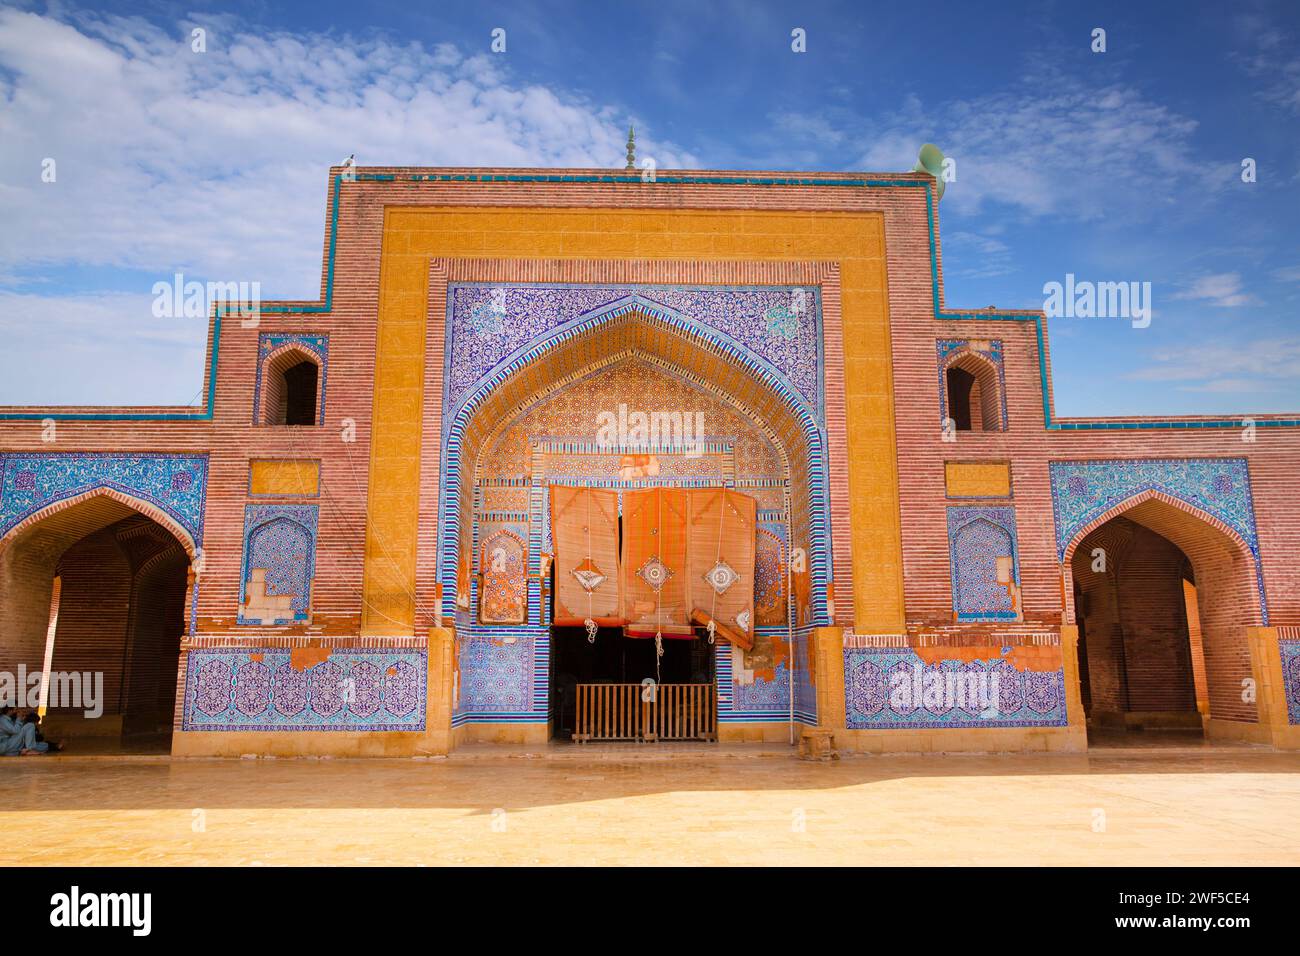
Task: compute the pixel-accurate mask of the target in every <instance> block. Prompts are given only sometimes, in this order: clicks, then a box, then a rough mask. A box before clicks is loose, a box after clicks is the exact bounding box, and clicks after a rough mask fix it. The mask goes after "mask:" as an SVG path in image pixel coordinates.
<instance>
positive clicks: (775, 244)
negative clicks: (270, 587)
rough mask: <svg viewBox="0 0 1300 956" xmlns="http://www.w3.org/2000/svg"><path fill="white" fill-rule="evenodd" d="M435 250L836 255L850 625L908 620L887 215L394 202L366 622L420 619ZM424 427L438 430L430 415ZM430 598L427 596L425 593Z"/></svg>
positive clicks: (381, 624) (546, 254)
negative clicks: (423, 447) (423, 448)
mask: <svg viewBox="0 0 1300 956" xmlns="http://www.w3.org/2000/svg"><path fill="white" fill-rule="evenodd" d="M435 257H437V258H537V259H696V260H703V261H725V260H737V259H755V260H765V261H807V260H809V259H824V260H828V261H835V262H838V263H839V265H840V281H841V292H842V300H841V306H842V314H843V329H844V365H845V393H846V400H847V413H846V414H847V431H848V435H849V436H850V439H851V440H850V445H849V449H848V452H849V496H850V500H851V511H850V520H851V535H852V546H853V547H852V554H853V580H854V591H855V593H854V594H853V596H852V601H853V605H854V612H855V623H856V627H857V629H858V630H859V631H860V632H882V633H900V632H901V631H902V630H903V624H904V613H903V581H902V548H901V540H900V532H899V507H898V476H897V462H896V458H895V450H894V449H895V444H894V407H893V397H892V396H893V369H892V364H891V358H890V356H891V349H890V332H889V310H888V293H887V286H886V268H885V229H884V218H883V216H882V214H880V213H869V212H862V213H844V212H834V213H831V212H780V211H752V210H745V211H736V212H729V211H708V210H668V209H604V208H581V209H578V208H575V209H560V208H542V209H539V208H505V207H390V208H388V209H387V210H386V211H385V218H384V233H383V258H382V261H381V266H380V290H379V327H378V332H377V342H376V345H377V357H376V368H375V393H374V426H373V431H372V435H371V460H370V484H369V488H370V490H369V501H368V524H367V538H366V556H365V581H364V593H365V604H366V613H365V616H364V618H363V623H362V633H363V634H365V635H376V636H379V635H410V634H412V633H414V632H415V628H416V614H415V612H416V608H415V597H416V585H415V582H416V550H417V544H418V541H417V536H418V520H419V499H420V482H421V475H420V442H421V435H422V432H425V428H426V422H425V421H424V415H423V411H422V403H423V401H424V395H423V387H424V386H423V382H424V371H425V363H426V362H441V361H442V357H441V356H440V355H426V343H427V341H428V340H427V332H428V330H427V328H426V323H427V314H428V277H429V263H430V259H432V258H435ZM427 429H428V430H427V434H429V435H436V434H438V433H439V428H438V423H436V422H430V423H427ZM423 480H425V481H436V480H437V477H436V476H435V475H426V476H424V477H423ZM836 532H837V533H839V534H843V533H844V531H843V529H841V528H837V529H836ZM432 599H433V598H432V595H428V596H425V595H419V600H420V602H421V604H428V603H431V602H432ZM839 600H840V601H841V603H843V602H844V601H845V600H847V596H845V595H840V596H839ZM842 709H843V708H842V707H841V712H842Z"/></svg>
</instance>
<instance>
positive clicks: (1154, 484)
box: [1048, 458, 1259, 561]
mask: <svg viewBox="0 0 1300 956" xmlns="http://www.w3.org/2000/svg"><path fill="white" fill-rule="evenodd" d="M1048 468H1049V469H1050V472H1051V482H1052V512H1053V515H1054V516H1055V519H1056V550H1057V557H1058V559H1059V560H1062V561H1064V560H1065V549H1066V548H1068V547H1069V546H1070V542H1071V541H1073V540H1074V538H1075V537H1076V536H1077V535H1078V533H1079V530H1080V529H1082V528H1083V527H1084V526H1085V525H1087V524H1088V523H1089V522H1090V521H1092V520H1093V519H1094V518H1096V517H1098V516H1099V515H1102V514H1105V513H1106V512H1107V511H1109V510H1110V509H1111V508H1113V507H1115V506H1116V505H1118V504H1119V503H1120V502H1122V501H1124V500H1126V499H1128V498H1131V497H1133V496H1134V495H1137V494H1141V493H1142V492H1144V491H1158V492H1161V493H1163V494H1166V495H1169V496H1170V497H1173V498H1177V499H1179V500H1180V501H1183V502H1186V503H1187V504H1189V505H1191V506H1192V507H1194V508H1198V509H1200V510H1201V511H1204V512H1206V513H1207V514H1210V515H1213V516H1214V517H1216V518H1218V519H1219V520H1220V521H1222V522H1223V523H1224V524H1226V525H1227V526H1228V527H1229V528H1231V529H1232V530H1233V531H1235V532H1237V534H1239V535H1240V536H1241V539H1242V540H1243V541H1245V542H1246V545H1247V547H1249V548H1250V553H1251V554H1252V555H1254V557H1255V558H1256V559H1257V560H1258V558H1259V539H1258V537H1257V535H1256V534H1255V509H1254V505H1253V504H1252V502H1251V494H1250V472H1249V470H1248V469H1247V466H1246V459H1244V458H1164V459H1160V458H1134V459H1109V460H1105V461H1053V462H1049V464H1048Z"/></svg>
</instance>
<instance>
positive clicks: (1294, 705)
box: [1278, 641, 1300, 724]
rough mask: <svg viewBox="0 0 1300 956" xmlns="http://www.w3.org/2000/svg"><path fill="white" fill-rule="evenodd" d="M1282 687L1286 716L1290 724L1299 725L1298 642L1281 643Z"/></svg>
mask: <svg viewBox="0 0 1300 956" xmlns="http://www.w3.org/2000/svg"><path fill="white" fill-rule="evenodd" d="M1278 647H1279V649H1280V650H1281V652H1282V686H1283V688H1284V689H1285V693H1286V716H1287V720H1288V721H1289V722H1290V723H1292V724H1300V641H1281V642H1280V643H1279V644H1278Z"/></svg>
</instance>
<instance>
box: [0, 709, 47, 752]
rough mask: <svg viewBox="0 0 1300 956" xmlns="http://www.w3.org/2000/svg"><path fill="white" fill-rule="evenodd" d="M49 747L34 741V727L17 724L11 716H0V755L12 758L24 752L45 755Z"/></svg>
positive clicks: (42, 742)
mask: <svg viewBox="0 0 1300 956" xmlns="http://www.w3.org/2000/svg"><path fill="white" fill-rule="evenodd" d="M49 749H50V745H49V744H47V743H45V742H44V741H42V740H37V739H36V725H35V724H24V723H19V722H18V721H17V720H15V719H14V718H13V717H12V716H11V715H9V714H4V715H3V716H0V754H3V755H4V756H6V757H12V756H15V755H17V754H20V753H22V752H23V751H24V750H35V751H38V752H39V753H45V752H46V751H47V750H49Z"/></svg>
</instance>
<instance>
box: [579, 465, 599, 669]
mask: <svg viewBox="0 0 1300 956" xmlns="http://www.w3.org/2000/svg"><path fill="white" fill-rule="evenodd" d="M583 490H584V492H585V494H586V498H587V571H588V573H590V572H591V569H592V568H593V567H594V566H595V564H596V562H595V561H594V560H593V559H592V556H591V489H590V488H585V489H583ZM588 580H590V578H589V579H588ZM594 606H595V592H594V589H593V588H590V587H589V588H587V619H586V620H585V621H583V622H582V624H583V627H585V628H586V629H587V643H588V644H595V643H596V632H597V631H598V630H599V629H600V628H599V626H598V625H597V624H596V620H595V615H594V614H593V613H592V609H593V608H594Z"/></svg>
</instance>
